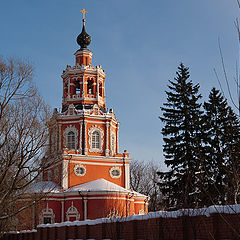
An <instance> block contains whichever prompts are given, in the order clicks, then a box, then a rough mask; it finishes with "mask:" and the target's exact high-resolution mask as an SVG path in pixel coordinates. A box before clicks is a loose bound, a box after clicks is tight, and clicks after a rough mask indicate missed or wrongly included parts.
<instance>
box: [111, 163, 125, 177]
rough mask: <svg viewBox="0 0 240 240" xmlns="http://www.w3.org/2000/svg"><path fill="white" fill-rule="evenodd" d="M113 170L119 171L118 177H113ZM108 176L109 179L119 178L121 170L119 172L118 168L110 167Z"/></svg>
mask: <svg viewBox="0 0 240 240" xmlns="http://www.w3.org/2000/svg"><path fill="white" fill-rule="evenodd" d="M115 170H118V171H119V175H118V176H115V175H113V173H112V172H113V171H115ZM109 174H110V176H111V178H120V177H121V175H122V170H121V168H120V167H117V166H114V167H112V168H110V169H109Z"/></svg>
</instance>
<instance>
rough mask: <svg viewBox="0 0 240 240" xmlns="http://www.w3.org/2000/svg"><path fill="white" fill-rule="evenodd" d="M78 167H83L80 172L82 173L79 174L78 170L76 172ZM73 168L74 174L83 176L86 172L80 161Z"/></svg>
mask: <svg viewBox="0 0 240 240" xmlns="http://www.w3.org/2000/svg"><path fill="white" fill-rule="evenodd" d="M78 167H81V168H83V169H84V173H82V174H81V173H78V172H77V168H78ZM73 170H74V173H75V175H76V176H81V177H82V176H84V175H85V174H86V171H87V169H86V167H85V166H83V165H82V164H81V163H79V164H77V165H75V166H74V169H73Z"/></svg>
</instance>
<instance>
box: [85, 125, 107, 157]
mask: <svg viewBox="0 0 240 240" xmlns="http://www.w3.org/2000/svg"><path fill="white" fill-rule="evenodd" d="M94 132H98V133H99V148H93V147H92V141H93V133H94ZM88 137H89V138H88V143H89V147H90V148H89V152H100V153H102V152H103V142H104V131H103V129H102V128H101V127H100V126H97V125H93V126H92V127H91V128H90V129H89V130H88Z"/></svg>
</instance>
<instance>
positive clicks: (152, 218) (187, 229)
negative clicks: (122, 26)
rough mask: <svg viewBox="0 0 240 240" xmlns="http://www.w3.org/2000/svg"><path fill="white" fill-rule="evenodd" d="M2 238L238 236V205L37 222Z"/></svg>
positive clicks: (223, 239) (181, 239) (165, 239)
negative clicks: (62, 221) (104, 217)
mask: <svg viewBox="0 0 240 240" xmlns="http://www.w3.org/2000/svg"><path fill="white" fill-rule="evenodd" d="M3 239H4V240H57V239H59V240H63V239H64V240H73V239H75V240H79V239H126V240H131V239H134V240H135V239H149V240H150V239H159V240H170V239H171V240H175V239H176V240H192V239H197V240H200V239H202V240H203V239H204V240H205V239H212V240H213V239H215V240H226V239H227V240H230V239H232V240H235V239H236V240H237V239H240V205H232V206H211V207H209V208H204V209H192V210H191V209H185V210H178V211H175V212H164V211H160V212H151V213H148V214H147V215H133V216H130V217H126V218H121V217H119V218H113V219H97V220H86V221H75V222H64V223H56V224H46V225H39V226H38V227H37V229H36V230H32V231H23V232H12V233H8V234H6V235H5V236H4V237H3Z"/></svg>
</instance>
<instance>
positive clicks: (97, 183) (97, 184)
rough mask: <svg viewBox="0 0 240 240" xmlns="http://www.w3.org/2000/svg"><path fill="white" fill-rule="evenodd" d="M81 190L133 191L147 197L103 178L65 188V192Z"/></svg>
mask: <svg viewBox="0 0 240 240" xmlns="http://www.w3.org/2000/svg"><path fill="white" fill-rule="evenodd" d="M74 191H83V192H122V193H133V194H134V195H136V196H142V197H147V196H145V195H143V194H140V193H138V192H135V191H130V190H127V189H126V188H123V187H120V186H119V185H117V184H115V183H112V182H109V181H107V180H106V179H104V178H100V179H97V180H93V181H90V182H87V183H83V184H80V185H76V186H73V187H71V188H69V189H67V190H66V192H74Z"/></svg>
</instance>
